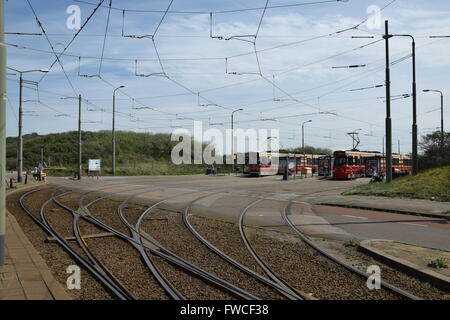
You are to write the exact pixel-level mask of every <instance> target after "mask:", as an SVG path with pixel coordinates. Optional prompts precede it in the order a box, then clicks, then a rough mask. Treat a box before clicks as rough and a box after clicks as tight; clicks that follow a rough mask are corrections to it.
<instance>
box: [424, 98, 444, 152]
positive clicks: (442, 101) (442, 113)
mask: <svg viewBox="0 0 450 320" xmlns="http://www.w3.org/2000/svg"><path fill="white" fill-rule="evenodd" d="M423 92H438V93H440V94H441V148H442V149H443V148H444V94H443V93H442V91H440V90H432V89H426V90H423Z"/></svg>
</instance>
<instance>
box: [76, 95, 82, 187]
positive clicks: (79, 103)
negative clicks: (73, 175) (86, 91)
mask: <svg viewBox="0 0 450 320" xmlns="http://www.w3.org/2000/svg"><path fill="white" fill-rule="evenodd" d="M81 161H82V159H81V94H80V95H78V177H77V179H78V180H81V168H82V162H81Z"/></svg>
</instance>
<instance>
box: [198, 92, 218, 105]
mask: <svg viewBox="0 0 450 320" xmlns="http://www.w3.org/2000/svg"><path fill="white" fill-rule="evenodd" d="M197 105H198V106H199V107H211V106H215V107H220V106H219V105H218V104H216V103H207V104H203V103H200V92H197Z"/></svg>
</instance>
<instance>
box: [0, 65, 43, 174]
mask: <svg viewBox="0 0 450 320" xmlns="http://www.w3.org/2000/svg"><path fill="white" fill-rule="evenodd" d="M6 68H7V69H9V70H12V71H14V72H17V73H18V74H19V119H18V120H19V121H18V122H19V129H18V137H17V182H22V171H23V138H22V123H23V122H22V118H23V107H22V103H23V101H22V87H23V84H24V83H28V84H35V85H36V84H37V82H35V81H29V80H24V79H23V74H24V73H29V72H48V70H44V69H39V70H26V71H19V70H17V69H14V68H10V67H6Z"/></svg>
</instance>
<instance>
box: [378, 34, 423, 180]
mask: <svg viewBox="0 0 450 320" xmlns="http://www.w3.org/2000/svg"><path fill="white" fill-rule="evenodd" d="M386 36H388V37H408V38H411V40H412V75H413V80H412V98H413V124H412V164H413V174H414V175H415V174H417V173H418V172H419V159H418V156H417V146H418V143H417V85H416V41H415V39H414V37H413V36H412V35H410V34H394V35H392V34H391V35H389V34H386Z"/></svg>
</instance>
